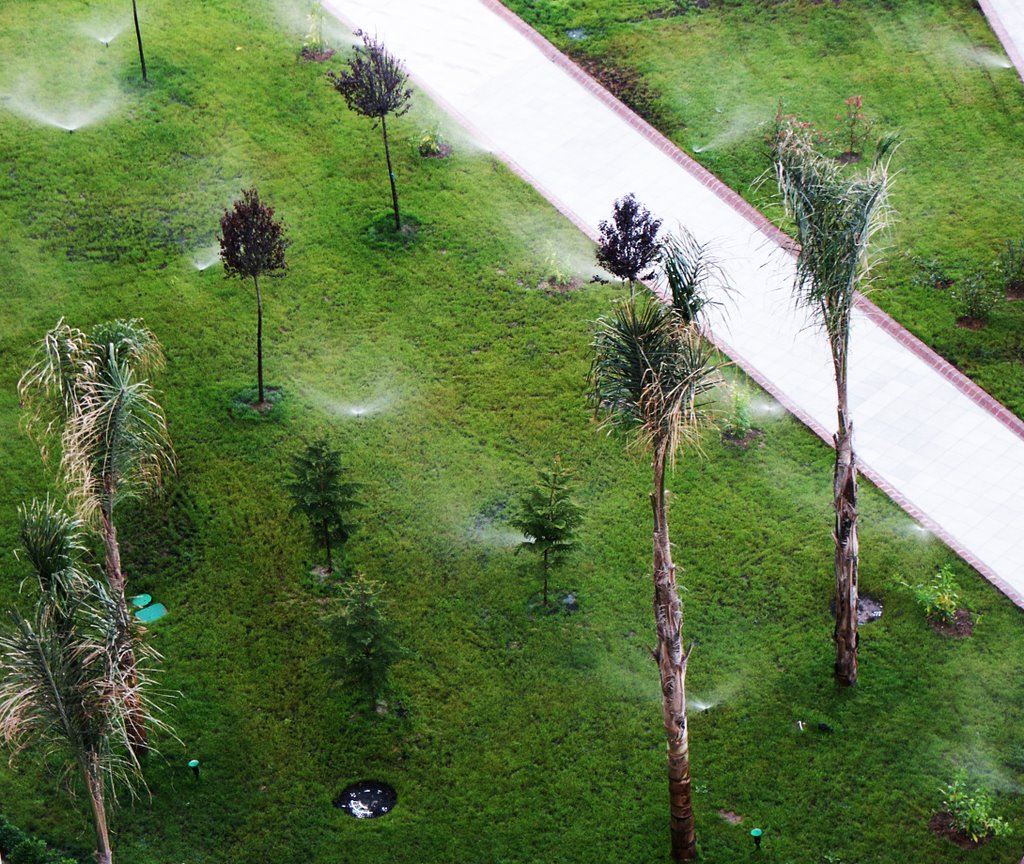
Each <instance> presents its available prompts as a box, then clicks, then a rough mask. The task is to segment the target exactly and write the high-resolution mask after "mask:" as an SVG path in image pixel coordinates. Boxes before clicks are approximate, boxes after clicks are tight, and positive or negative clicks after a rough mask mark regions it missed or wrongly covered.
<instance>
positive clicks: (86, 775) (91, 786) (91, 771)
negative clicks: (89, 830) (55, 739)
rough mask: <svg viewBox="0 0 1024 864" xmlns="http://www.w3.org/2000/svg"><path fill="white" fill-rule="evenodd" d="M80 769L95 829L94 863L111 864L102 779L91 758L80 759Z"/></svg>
mask: <svg viewBox="0 0 1024 864" xmlns="http://www.w3.org/2000/svg"><path fill="white" fill-rule="evenodd" d="M80 768H81V771H82V779H83V780H84V781H85V785H86V788H87V789H88V790H89V803H90V805H91V806H92V818H93V823H94V826H95V828H96V861H97V864H112V862H113V857H112V852H111V849H110V834H109V831H108V829H107V808H106V805H105V804H104V801H103V778H102V777H101V776H100V774H99V770H98V768H97V766H96V763H95V760H94V759H93V758H92V757H91V756H84V757H83V758H82V760H81V762H80Z"/></svg>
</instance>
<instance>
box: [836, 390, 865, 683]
mask: <svg viewBox="0 0 1024 864" xmlns="http://www.w3.org/2000/svg"><path fill="white" fill-rule="evenodd" d="M838 414H839V431H838V432H837V433H836V436H835V444H836V468H835V474H834V477H833V496H834V506H835V511H836V515H835V519H836V522H835V535H834V537H835V544H836V556H835V576H836V594H835V607H836V627H835V643H836V665H835V677H836V682H837V683H838V684H839V685H840V686H843V687H852V686H853V685H854V684H856V683H857V641H858V636H857V592H858V584H857V583H858V556H859V548H858V542H857V457H856V454H855V453H854V452H853V423H852V422H851V421H850V418H849V413H848V410H847V404H846V387H845V386H844V385H843V384H842V383H841V384H840V385H839V410H838Z"/></svg>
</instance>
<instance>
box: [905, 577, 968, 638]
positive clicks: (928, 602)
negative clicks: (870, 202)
mask: <svg viewBox="0 0 1024 864" xmlns="http://www.w3.org/2000/svg"><path fill="white" fill-rule="evenodd" d="M900 584H902V585H904V586H905V587H907V588H909V589H910V590H911V592H912V593H913V595H914V599H915V600H917V602H918V603H920V604H921V605H922V606H923V607H924V613H925V615H927V616H928V619H929V620H930V621H938V622H941V623H943V624H952V623H953V620H954V619H955V618H956V610H957V608H958V607H959V600H960V586H959V585H957V584H956V580H955V579H954V578H953V570H952V568H951V567H950V566H949V565H948V564H947V565H945V566H944V567H943V568H942V569H941V570H939V572H938V573H936V574H935V575H934V576H933V577H932V581H931V582H927V583H924V584H918V585H911V584H909V583H908V582H905V581H903V582H901V583H900Z"/></svg>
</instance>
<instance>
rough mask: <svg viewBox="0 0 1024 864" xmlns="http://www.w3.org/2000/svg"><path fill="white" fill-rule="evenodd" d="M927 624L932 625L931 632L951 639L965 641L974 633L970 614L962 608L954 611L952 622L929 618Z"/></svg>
mask: <svg viewBox="0 0 1024 864" xmlns="http://www.w3.org/2000/svg"><path fill="white" fill-rule="evenodd" d="M928 623H929V624H931V625H932V630H934V631H935V632H936V633H938V634H939V635H941V636H948V637H950V638H951V639H966V638H967V637H968V636H970V635H971V634H972V633H973V632H974V621H973V620H972V619H971V612H970V610H969V609H964V608H963V607H962V606H961V607H960V608H959V609H957V610H956V615H954V616H953V620H952V621H940V620H938V619H935V618H929V619H928Z"/></svg>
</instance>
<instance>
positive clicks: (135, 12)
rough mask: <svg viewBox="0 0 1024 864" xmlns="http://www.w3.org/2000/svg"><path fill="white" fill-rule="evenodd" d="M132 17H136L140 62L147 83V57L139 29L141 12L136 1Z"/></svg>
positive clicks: (133, 2) (133, 5)
mask: <svg viewBox="0 0 1024 864" xmlns="http://www.w3.org/2000/svg"><path fill="white" fill-rule="evenodd" d="M132 15H133V16H134V17H135V41H136V42H138V43H139V62H140V63H141V64H142V80H143V81H147V80H148V79H147V78H146V55H145V54H143V53H142V31H141V30H140V29H139V10H138V8H137V7H136V5H135V0H132Z"/></svg>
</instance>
